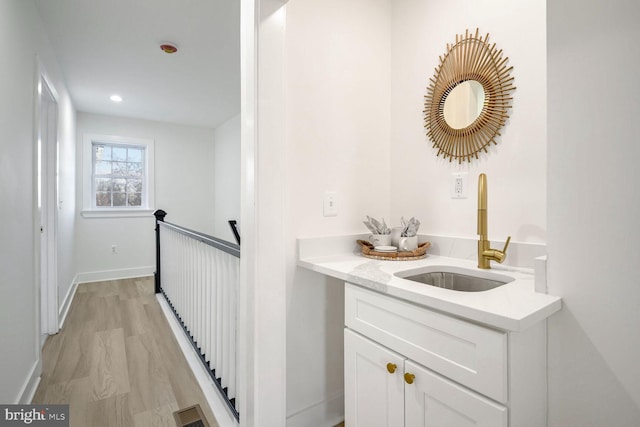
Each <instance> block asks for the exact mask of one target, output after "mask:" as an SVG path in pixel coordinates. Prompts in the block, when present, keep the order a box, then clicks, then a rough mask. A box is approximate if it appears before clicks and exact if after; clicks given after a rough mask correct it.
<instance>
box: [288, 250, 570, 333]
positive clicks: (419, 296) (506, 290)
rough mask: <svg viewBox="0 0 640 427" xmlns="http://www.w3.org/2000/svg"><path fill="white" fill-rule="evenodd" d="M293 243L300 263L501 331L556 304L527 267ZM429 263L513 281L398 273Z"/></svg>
mask: <svg viewBox="0 0 640 427" xmlns="http://www.w3.org/2000/svg"><path fill="white" fill-rule="evenodd" d="M351 242H353V240H351ZM298 243H299V254H300V257H299V260H298V265H299V266H301V267H304V268H306V269H309V270H312V271H316V272H318V273H322V274H325V275H327V276H331V277H335V278H338V279H340V280H343V281H345V282H349V283H353V284H356V285H360V286H363V287H365V288H369V289H372V290H375V291H377V292H381V293H383V294H387V295H390V296H393V297H396V298H400V299H403V300H406V301H409V302H412V303H414V304H418V305H421V306H425V307H427V308H431V309H434V310H438V311H441V312H445V313H448V314H451V315H454V316H458V317H461V318H464V319H467V320H471V321H474V322H479V323H482V324H484V325H488V326H491V327H494V328H497V329H501V330H505V331H522V330H525V329H527V328H528V327H530V326H532V325H534V324H535V323H537V322H539V321H542V320H544V319H546V318H547V317H549V316H550V315H552V314H553V313H555V312H557V311H559V310H560V309H561V308H562V300H561V299H560V297H557V296H552V295H548V294H543V293H539V292H536V291H535V289H534V275H533V270H531V269H523V268H515V267H503V266H502V265H500V264H497V263H493V262H492V269H490V270H483V269H479V268H477V263H476V262H474V261H470V260H465V259H457V258H450V257H444V256H436V255H427V257H426V258H424V259H421V260H416V261H378V260H373V259H369V258H365V257H363V256H362V255H360V254H358V253H354V251H349V250H345V251H344V252H343V253H334V254H330V255H327V254H326V253H325V254H322V252H325V250H321V251H318V250H315V248H312V249H309V248H308V247H307V246H306V243H305V242H301V241H300V240H299V242H298ZM302 246H305V247H304V248H303V247H302ZM325 246H326V245H325ZM329 246H331V245H329ZM338 248H339V245H338V246H337V245H333V249H338ZM325 249H326V248H325ZM434 267H443V269H444V270H445V271H447V270H448V271H459V270H466V273H467V274H469V273H470V274H471V275H475V276H479V277H485V278H488V279H490V278H492V277H493V276H507V277H509V278H512V279H513V281H511V282H509V283H506V284H504V285H502V286H499V287H497V288H494V289H490V290H487V291H481V292H461V291H453V290H449V289H443V288H438V287H435V286H430V285H425V284H422V283H418V282H414V281H411V280H407V279H403V278H402V277H406V276H410V275H412V274H419V273H421V270H432V269H433V268H434ZM461 272H462V273H465V271H461Z"/></svg>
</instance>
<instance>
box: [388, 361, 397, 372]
mask: <svg viewBox="0 0 640 427" xmlns="http://www.w3.org/2000/svg"><path fill="white" fill-rule="evenodd" d="M396 368H397V366H396V364H395V363H391V362H389V363H387V371H389V373H390V374H393V373H394V372H395V371H396Z"/></svg>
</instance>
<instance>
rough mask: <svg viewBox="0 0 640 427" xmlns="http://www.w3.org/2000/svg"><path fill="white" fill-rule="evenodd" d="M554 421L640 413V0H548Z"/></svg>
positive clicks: (620, 419) (626, 419)
mask: <svg viewBox="0 0 640 427" xmlns="http://www.w3.org/2000/svg"><path fill="white" fill-rule="evenodd" d="M548 8H549V10H548V52H549V59H548V63H549V116H548V124H549V142H548V147H549V153H548V183H549V186H548V206H549V207H548V223H549V237H548V245H547V246H548V257H549V258H548V259H549V261H548V285H549V291H550V293H552V294H554V295H559V296H561V297H562V302H563V310H562V311H561V312H560V313H558V314H556V315H554V316H553V317H552V318H551V319H550V320H549V426H550V427H565V426H585V427H586V426H594V427H595V426H605V425H606V426H632V425H638V422H639V421H638V420H640V386H639V384H640V365H639V364H638V360H640V334H639V333H638V325H640V264H639V263H638V261H639V260H640V245H639V244H638V238H639V237H640V226H639V225H638V219H639V218H640V192H639V191H638V190H637V188H635V185H637V183H639V182H640V169H639V168H638V159H639V158H640V143H639V138H638V135H640V121H639V120H638V117H640V103H639V102H640V101H639V100H640V85H638V83H637V78H638V75H640V45H639V44H638V42H637V41H638V38H640V26H638V22H637V18H638V17H639V16H640V3H638V2H632V1H624V0H614V1H592V2H586V3H585V2H581V1H578V0H569V1H564V2H552V1H550V2H548Z"/></svg>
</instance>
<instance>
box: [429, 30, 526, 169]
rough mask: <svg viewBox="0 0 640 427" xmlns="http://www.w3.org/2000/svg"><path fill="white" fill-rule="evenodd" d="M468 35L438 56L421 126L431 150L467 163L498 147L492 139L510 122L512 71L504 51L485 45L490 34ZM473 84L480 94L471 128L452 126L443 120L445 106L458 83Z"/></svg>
mask: <svg viewBox="0 0 640 427" xmlns="http://www.w3.org/2000/svg"><path fill="white" fill-rule="evenodd" d="M478 31H479V30H478V29H476V32H475V35H473V34H470V33H469V30H466V32H465V34H464V36H463V35H462V34H460V35H458V34H456V42H455V44H454V45H452V46H450V45H449V44H447V53H446V54H445V55H444V57H442V56H440V65H438V67H437V68H436V69H435V74H434V76H433V77H432V78H430V79H429V80H430V84H429V87H428V88H427V95H426V96H425V103H424V105H425V110H424V115H425V117H424V121H425V128H426V130H427V136H428V137H429V139H430V140H431V141H432V142H433V147H434V148H437V149H438V154H437V155H438V156H439V155H440V154H442V155H443V157H444V158H445V159H446V158H447V157H449V161H452V160H453V159H457V160H458V162H459V163H462V161H463V160H465V159H466V160H467V161H468V162H470V161H471V159H472V158H476V159H477V158H478V153H479V152H480V151H484V152H487V147H488V146H490V145H491V143H493V144H494V145H496V144H497V142H496V140H495V139H496V137H497V136H499V135H500V129H501V128H502V126H504V124H505V123H506V121H507V119H508V118H509V109H510V108H511V103H512V101H513V97H512V96H511V92H512V91H513V90H515V86H513V81H514V77H512V76H511V71H512V70H513V67H508V68H507V65H506V63H507V61H508V59H509V58H508V57H504V58H503V57H502V49H500V50H498V49H497V48H496V44H495V43H494V44H493V45H490V44H489V34H487V35H486V37H484V38H482V37H481V36H480V37H479V36H478ZM469 81H471V82H472V81H477V82H478V83H479V84H480V85H482V89H484V101H482V99H481V100H480V102H481V103H482V109H481V111H480V112H479V114H477V117H475V119H474V120H472V121H471V123H470V124H465V125H464V126H463V127H460V128H457V127H458V126H455V127H452V126H451V125H450V124H449V123H447V119H446V118H445V101H446V100H447V97H448V96H449V95H450V94H451V92H452V91H453V90H454V89H455V88H456V87H458V86H459V85H460V84H462V83H464V82H469Z"/></svg>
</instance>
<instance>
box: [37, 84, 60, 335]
mask: <svg viewBox="0 0 640 427" xmlns="http://www.w3.org/2000/svg"><path fill="white" fill-rule="evenodd" d="M47 80H48V79H47V78H46V77H45V74H44V73H41V74H40V78H39V81H38V140H37V149H38V153H37V155H38V168H37V169H38V170H37V173H38V177H37V181H38V190H37V191H38V194H37V200H38V219H39V221H38V222H39V224H38V228H39V230H38V231H37V232H39V233H40V241H39V243H40V245H39V246H40V250H39V259H40V323H41V331H42V334H54V333H56V332H58V285H57V268H56V267H57V259H56V223H57V221H56V214H57V197H58V196H57V179H58V176H57V175H58V174H57V165H58V159H57V158H58V103H57V101H56V96H55V91H54V89H53V87H52V86H51V85H50V84H48V81H47Z"/></svg>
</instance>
